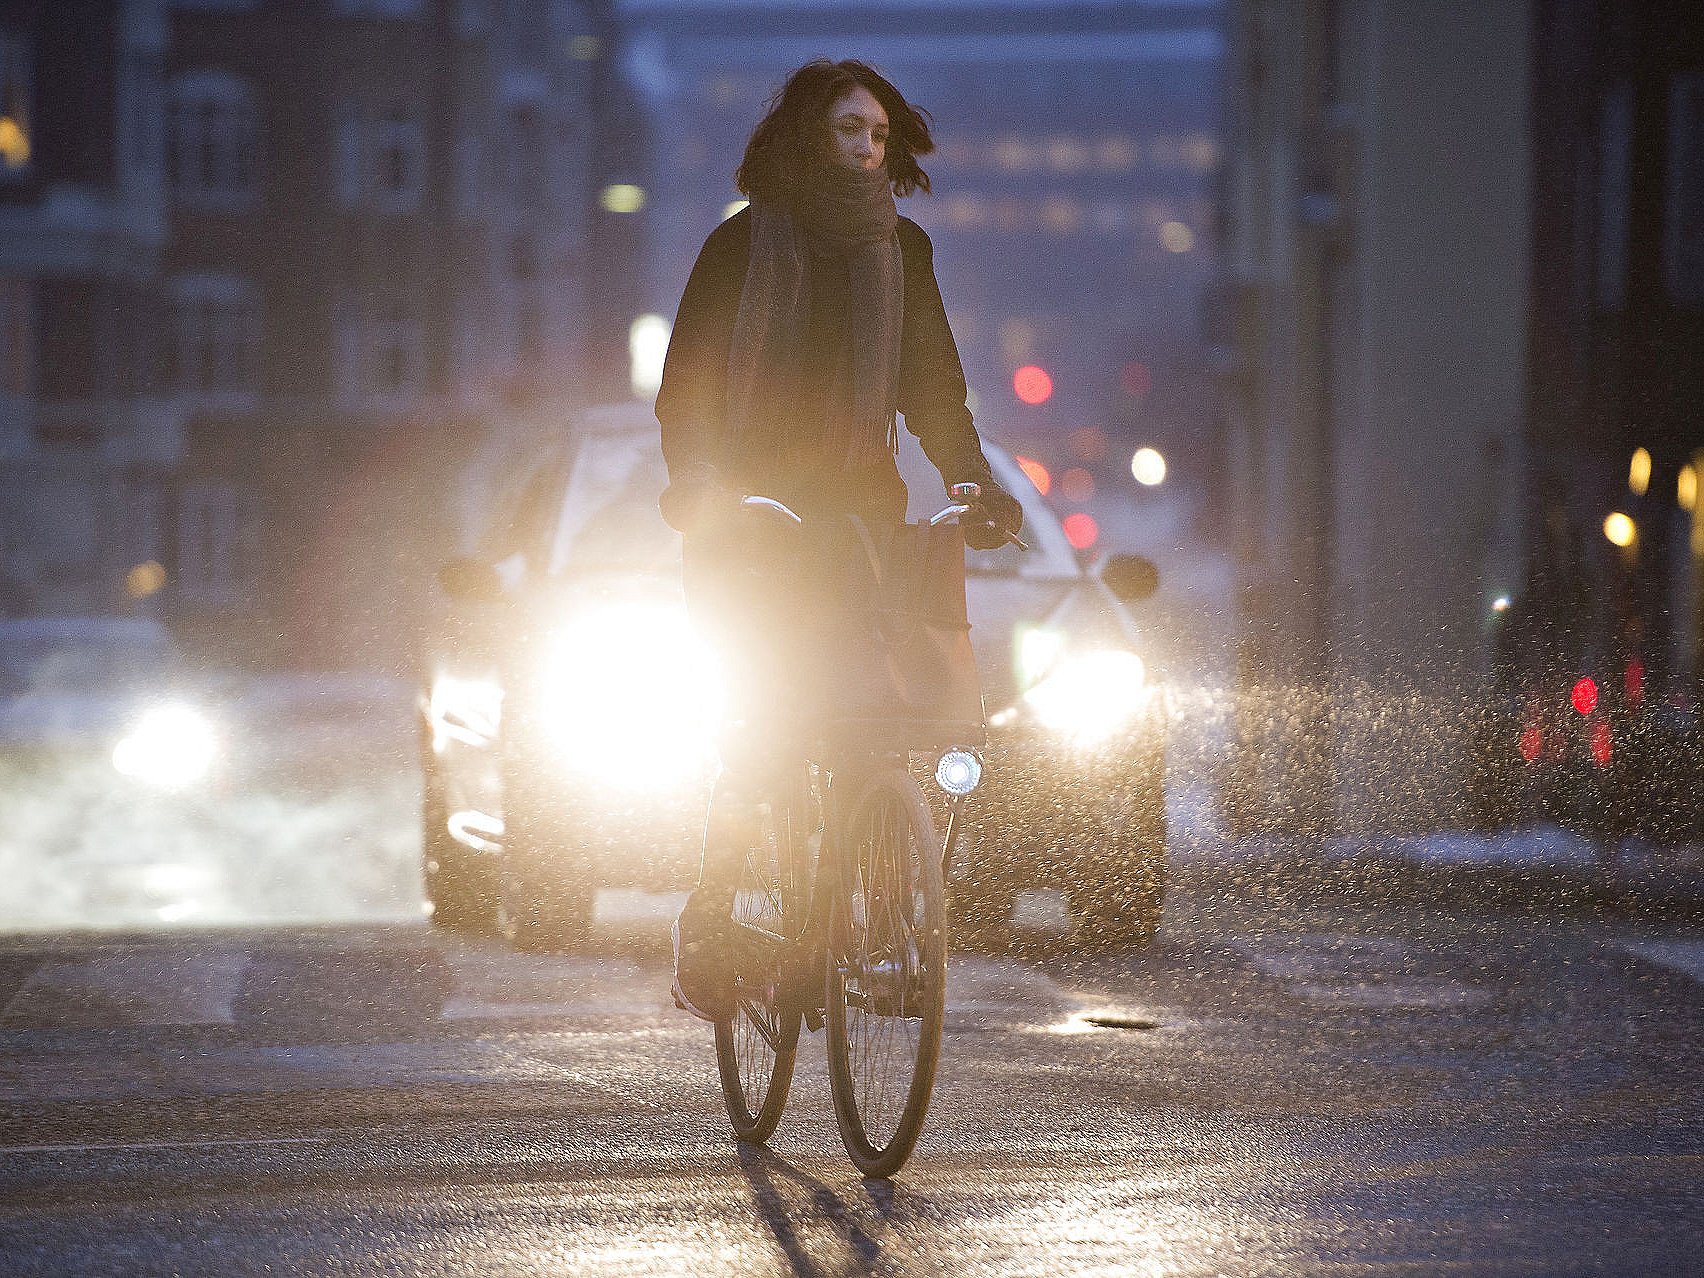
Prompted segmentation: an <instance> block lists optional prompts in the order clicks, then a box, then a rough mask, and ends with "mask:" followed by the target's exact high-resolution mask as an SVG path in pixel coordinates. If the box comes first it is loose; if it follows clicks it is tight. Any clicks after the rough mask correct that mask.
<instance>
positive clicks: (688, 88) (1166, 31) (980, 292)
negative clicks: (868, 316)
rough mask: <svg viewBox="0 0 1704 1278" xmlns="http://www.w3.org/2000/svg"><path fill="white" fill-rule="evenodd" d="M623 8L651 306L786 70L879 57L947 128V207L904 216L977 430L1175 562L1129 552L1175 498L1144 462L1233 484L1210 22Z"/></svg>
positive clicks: (669, 289)
mask: <svg viewBox="0 0 1704 1278" xmlns="http://www.w3.org/2000/svg"><path fill="white" fill-rule="evenodd" d="M621 9H622V23H623V27H624V30H625V45H626V57H627V66H628V68H629V78H630V80H631V81H632V83H633V84H634V86H635V88H636V89H637V91H638V92H639V94H640V97H641V100H642V102H643V104H644V107H645V110H646V113H647V115H648V117H649V119H650V120H651V122H652V128H653V134H654V139H655V142H654V146H653V151H652V175H651V184H650V186H649V187H648V199H647V203H646V206H645V213H644V216H645V217H646V219H647V224H648V225H647V229H648V234H649V236H650V239H651V243H652V253H651V259H650V260H651V263H652V265H651V275H650V279H649V281H648V285H649V302H648V309H650V310H651V311H653V312H655V313H656V314H658V315H660V316H663V317H672V316H673V314H674V311H675V307H676V305H677V303H678V301H679V298H680V292H681V289H682V287H683V285H684V284H685V282H686V277H687V274H688V272H689V271H690V269H691V266H692V262H693V260H694V258H695V256H696V254H697V252H698V249H699V247H700V245H701V244H702V243H703V241H704V239H705V237H706V236H707V235H708V234H709V233H710V231H711V230H713V229H714V227H715V226H716V224H717V222H718V221H719V220H721V219H722V218H723V217H725V216H727V215H728V213H729V212H730V211H731V210H732V209H733V208H736V207H738V205H737V203H736V201H738V199H739V196H738V193H737V192H736V191H735V190H734V187H733V172H734V168H735V167H736V165H737V164H738V162H739V159H740V156H741V153H742V151H743V148H744V146H745V143H746V140H747V138H748V137H749V135H750V133H751V130H752V128H753V127H754V126H755V125H756V123H757V121H758V120H759V119H760V118H761V117H762V114H763V111H764V108H765V104H766V101H767V100H768V99H769V97H770V96H771V95H772V94H774V93H775V92H776V91H777V90H778V89H779V88H780V86H781V83H782V81H783V79H784V78H785V76H786V75H787V73H788V72H790V71H792V70H793V69H794V68H796V67H798V66H799V65H801V64H802V63H804V62H806V61H807V60H809V59H811V58H813V57H830V58H858V59H860V60H863V61H865V62H869V63H871V64H873V65H874V66H876V67H877V69H878V70H880V71H882V72H883V73H884V74H886V75H888V76H889V77H891V78H892V79H893V80H894V82H895V83H896V84H897V85H898V87H899V88H900V89H901V91H902V92H904V93H906V94H907V95H908V96H909V97H911V98H913V99H914V100H915V101H917V102H919V103H920V104H921V105H923V106H924V107H925V108H926V109H927V110H929V111H930V112H931V113H932V115H933V121H934V124H933V127H934V136H935V139H936V142H937V146H938V149H937V151H936V153H935V154H934V155H932V156H930V157H928V158H926V159H925V160H924V162H923V163H924V167H925V168H926V169H927V171H928V172H929V174H930V176H931V179H932V181H933V184H934V190H935V194H934V195H933V196H929V195H923V194H918V195H915V196H913V197H911V198H910V199H907V200H904V201H902V202H901V205H900V211H901V213H903V214H905V215H906V216H909V217H911V218H913V219H915V220H916V221H917V222H918V223H919V224H921V225H922V226H923V227H924V229H925V230H927V231H928V232H929V234H930V236H931V238H932V239H933V241H934V244H935V249H936V255H935V266H936V272H937V275H938V276H939V279H940V284H941V290H942V294H943V296H944V299H945V301H946V305H947V310H948V315H949V319H950V320H951V323H952V326H953V332H954V335H955V336H956V338H957V339H958V343H959V347H960V351H961V354H962V356H963V360H964V364H965V369H966V373H967V376H968V379H969V382H970V386H971V391H972V395H973V397H974V398H973V404H972V407H973V410H974V412H975V416H976V421H977V425H978V427H979V428H980V429H981V430H982V431H983V432H984V433H985V434H987V435H990V436H991V437H993V438H995V439H997V440H999V441H1001V442H1002V443H1004V444H1006V445H1008V446H1009V447H1011V448H1013V449H1014V450H1016V451H1018V452H1020V453H1022V454H1026V455H1028V456H1030V457H1032V458H1034V459H1036V460H1038V461H1041V462H1043V463H1044V464H1045V465H1046V467H1047V468H1048V470H1049V471H1050V473H1051V477H1052V484H1053V487H1052V492H1051V494H1050V498H1051V500H1053V501H1054V502H1055V503H1056V504H1057V505H1058V506H1059V507H1060V509H1061V510H1062V511H1065V512H1072V511H1083V512H1085V513H1090V512H1092V513H1093V514H1094V515H1095V516H1096V517H1097V518H1100V519H1101V520H1102V522H1103V523H1107V524H1117V525H1119V527H1118V533H1119V534H1120V536H1119V538H1118V540H1117V542H1116V543H1113V538H1112V537H1111V536H1109V537H1108V538H1107V539H1106V540H1107V542H1108V543H1113V545H1114V548H1115V549H1123V550H1138V549H1139V550H1143V551H1145V552H1146V553H1149V554H1153V555H1155V557H1156V558H1158V559H1160V560H1161V563H1162V566H1163V565H1164V564H1165V563H1166V552H1167V551H1169V550H1170V549H1171V546H1170V545H1169V544H1167V545H1164V546H1158V545H1153V544H1147V543H1139V542H1135V539H1136V538H1139V537H1140V536H1141V533H1142V529H1143V528H1144V527H1145V526H1147V525H1144V524H1143V523H1142V521H1141V519H1140V518H1139V517H1136V516H1133V515H1132V514H1131V512H1132V511H1137V512H1138V514H1139V508H1140V506H1141V504H1142V502H1143V501H1148V502H1164V501H1166V500H1167V499H1168V494H1167V493H1166V492H1164V491H1162V492H1158V493H1156V492H1149V491H1147V490H1142V489H1140V488H1138V486H1137V485H1136V484H1135V482H1134V480H1133V479H1132V476H1131V471H1130V461H1131V454H1132V452H1133V450H1134V449H1135V448H1136V447H1137V446H1138V445H1143V444H1148V445H1156V446H1158V447H1160V448H1161V449H1162V450H1163V451H1165V452H1166V453H1167V455H1168V456H1169V457H1170V458H1171V460H1172V463H1173V474H1172V482H1173V484H1174V486H1177V487H1184V486H1189V485H1195V486H1197V487H1198V488H1200V487H1205V486H1206V485H1207V484H1208V483H1209V481H1210V478H1211V476H1212V475H1213V474H1214V473H1216V471H1217V469H1218V467H1217V464H1216V439H1215V437H1214V433H1213V427H1214V417H1213V413H1212V411H1211V378H1210V376H1209V374H1208V372H1207V370H1206V367H1205V363H1204V361H1203V359H1202V357H1201V353H1200V342H1199V319H1198V311H1199V302H1200V298H1201V295H1202V292H1203V290H1204V287H1205V285H1206V283H1207V282H1208V280H1209V279H1210V278H1211V263H1212V259H1213V237H1212V228H1213V223H1214V217H1213V212H1212V200H1213V193H1214V174H1215V172H1216V170H1217V168H1218V164H1219V141H1218V135H1217V94H1218V75H1219V67H1220V54H1221V49H1222V39H1221V34H1220V31H1219V20H1220V7H1219V5H1218V4H1217V3H1216V2H1210V3H1200V2H1192V0H1178V2H1176V3H1171V2H1158V3H1151V4H1142V5H1124V4H1120V5H1104V6H1102V5H1090V6H1084V5H1068V4H1062V5H1055V4H1037V5H1013V4H1002V3H968V2H964V3H947V4H924V3H883V4H879V5H871V6H847V5H838V4H811V3H807V2H801V3H796V4H778V5H763V6H752V5H747V4H735V3H723V4H718V3H697V2H695V0H623V3H622V6H621ZM1026 365H1035V366H1038V367H1040V368H1042V369H1044V370H1045V371H1046V372H1047V373H1048V374H1049V375H1050V377H1051V394H1050V395H1049V396H1048V397H1047V398H1046V399H1045V401H1043V402H1040V403H1028V402H1025V401H1024V400H1022V399H1020V398H1019V397H1018V395H1017V394H1016V392H1015V388H1014V382H1013V377H1014V373H1015V372H1016V370H1017V369H1019V368H1021V367H1024V366H1026ZM925 500H926V498H925ZM1108 531H1109V533H1111V531H1112V530H1111V529H1110V528H1109V529H1108ZM1167 535H1169V534H1167ZM1133 543H1135V544H1133ZM1097 549H1098V547H1097Z"/></svg>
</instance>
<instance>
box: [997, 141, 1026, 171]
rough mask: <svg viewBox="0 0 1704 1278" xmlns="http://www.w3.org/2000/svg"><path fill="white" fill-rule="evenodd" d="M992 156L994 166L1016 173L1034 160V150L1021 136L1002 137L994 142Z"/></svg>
mask: <svg viewBox="0 0 1704 1278" xmlns="http://www.w3.org/2000/svg"><path fill="white" fill-rule="evenodd" d="M993 158H994V167H995V168H998V169H1004V170H1005V171H1006V172H1008V173H1016V172H1018V171H1019V170H1021V169H1027V168H1029V167H1030V166H1031V165H1032V164H1033V163H1034V162H1035V152H1034V151H1033V150H1032V149H1031V148H1030V145H1029V144H1028V143H1027V142H1025V141H1024V140H1023V139H1022V138H1004V139H1002V140H1001V141H999V142H996V143H995V144H994V150H993Z"/></svg>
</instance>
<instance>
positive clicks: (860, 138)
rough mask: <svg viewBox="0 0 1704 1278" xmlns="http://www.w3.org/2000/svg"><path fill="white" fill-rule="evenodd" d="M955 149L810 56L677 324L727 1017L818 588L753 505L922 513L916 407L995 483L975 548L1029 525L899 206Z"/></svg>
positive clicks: (763, 137)
mask: <svg viewBox="0 0 1704 1278" xmlns="http://www.w3.org/2000/svg"><path fill="white" fill-rule="evenodd" d="M933 150H934V143H933V141H932V140H931V138H930V135H929V127H928V124H927V122H926V120H925V117H924V116H923V114H922V113H921V112H919V111H918V110H917V108H915V107H913V106H912V105H911V104H910V103H908V102H907V101H906V100H905V98H904V97H903V96H902V95H901V94H900V93H899V91H898V90H897V89H896V88H894V86H893V85H892V84H890V83H889V82H888V81H887V80H886V79H884V78H883V77H882V76H881V75H879V74H878V73H877V72H876V71H874V70H873V69H872V68H870V67H868V66H866V65H864V64H863V63H860V62H852V61H846V62H828V61H824V60H818V61H814V62H811V63H808V64H806V65H805V66H803V67H800V68H799V69H798V70H797V71H795V72H794V73H793V74H792V75H791V76H789V77H788V79H787V81H786V83H785V84H784V85H783V87H782V89H781V91H780V92H779V93H778V94H777V95H776V97H775V98H774V99H773V100H772V102H771V103H770V106H769V110H768V113H767V114H766V115H765V116H764V118H763V119H762V121H761V122H760V123H759V124H758V126H757V128H756V130H755V131H754V132H753V133H752V136H751V139H750V141H749V142H748V143H747V146H746V151H745V156H744V158H743V159H742V161H741V163H740V166H739V168H738V170H737V171H736V173H735V183H736V185H737V186H738V188H739V190H740V192H741V193H742V194H744V195H745V196H746V197H747V198H748V199H749V201H750V206H749V207H748V208H746V209H744V210H742V211H741V212H739V213H736V214H735V215H734V216H732V217H730V218H728V219H727V220H725V221H724V222H723V223H722V224H721V225H720V226H718V227H717V228H716V230H715V231H713V232H712V233H711V234H710V237H709V238H708V239H707V240H706V241H705V244H704V247H703V249H702V250H701V251H700V253H699V256H698V260H697V263H696V264H695V265H694V267H693V269H692V274H691V276H690V277H689V278H688V280H687V284H686V289H685V292H684V293H683V295H682V297H681V301H680V307H679V311H678V314H677V316H676V319H675V325H674V330H673V335H672V337H671V338H670V342H669V350H668V356H667V360H666V362H665V365H664V369H663V381H662V388H661V391H660V393H659V394H658V396H657V405H656V411H657V420H658V422H659V423H660V425H661V427H662V444H663V455H664V458H665V460H666V461H667V463H668V470H669V486H668V488H667V490H666V491H665V492H664V493H663V495H662V498H661V503H660V504H661V506H662V511H663V516H664V518H666V519H667V520H668V521H669V523H670V524H671V525H673V526H674V527H675V528H676V529H678V530H679V531H680V532H681V533H682V534H683V535H684V538H685V545H684V565H685V566H684V574H685V589H686V598H687V605H688V608H689V609H690V610H691V611H692V614H693V616H694V619H695V620H696V622H697V623H698V624H699V625H700V626H701V627H702V628H703V629H704V630H705V632H706V633H707V634H708V635H709V636H710V638H711V640H712V642H713V643H714V645H715V646H716V647H717V649H718V650H719V652H720V653H721V654H722V657H723V661H724V665H725V668H726V675H727V683H728V687H729V701H728V713H727V727H726V730H725V732H724V736H723V741H722V767H721V772H720V774H719V776H718V779H717V782H716V787H715V791H714V794H713V796H712V798H711V802H710V811H709V815H708V817H707V819H706V823H705V843H704V858H703V865H702V869H701V871H700V878H699V886H698V888H697V889H696V890H695V891H694V892H693V893H692V895H691V896H690V897H689V898H688V901H687V904H686V906H685V908H684V909H683V910H682V912H681V916H680V919H679V920H678V922H677V923H676V926H675V998H676V1001H677V1002H678V1003H679V1004H680V1005H681V1006H682V1007H685V1008H686V1009H687V1010H688V1011H691V1012H692V1013H693V1014H694V1015H697V1016H700V1017H702V1018H703V1019H706V1020H716V1019H720V1018H723V1017H725V1016H727V1015H728V1014H729V1013H730V1011H731V1006H730V1004H731V997H732V977H731V974H730V973H731V969H730V966H729V956H728V954H727V948H728V940H727V935H728V931H727V926H728V919H729V912H730V906H731V904H732V898H733V892H734V883H735V881H736V876H737V873H738V870H739V867H740V859H741V857H742V856H743V854H744V847H745V846H746V844H747V842H748V840H749V839H750V838H751V837H752V835H753V833H754V832H755V826H756V820H757V810H756V809H757V804H758V801H759V797H760V796H761V795H762V793H763V792H764V787H765V783H766V777H767V776H768V775H769V774H770V772H771V771H772V769H773V768H775V767H776V766H777V765H778V763H779V762H780V761H781V760H782V759H784V758H785V757H786V753H785V742H786V741H787V739H788V736H789V725H788V722H787V720H788V715H789V711H790V709H791V707H792V706H793V704H794V701H795V699H794V698H793V697H791V696H790V695H789V694H790V691H791V689H792V688H793V687H794V686H796V683H797V676H796V674H795V673H794V672H796V671H798V670H799V669H800V666H799V663H800V662H801V661H804V660H806V659H807V658H808V656H809V654H808V653H806V652H804V651H802V649H801V644H802V640H801V638H800V636H799V634H798V631H797V628H796V627H794V626H791V625H789V624H788V622H789V617H790V616H797V615H800V613H801V610H802V609H808V608H809V607H810V606H811V601H810V599H809V590H810V583H809V582H808V581H805V580H801V579H799V578H797V577H795V576H792V575H790V574H789V573H788V572H787V570H786V564H787V563H788V562H789V556H788V553H787V545H786V541H785V539H786V536H787V530H785V529H783V528H780V527H778V526H776V525H775V524H774V523H765V522H764V521H763V520H762V519H761V518H760V517H757V516H754V515H753V514H751V513H750V512H747V511H742V510H741V508H740V505H739V502H740V498H741V497H742V496H744V495H747V494H762V495H764V496H768V497H772V498H775V499H777V500H779V501H781V502H784V503H785V504H786V505H787V506H788V507H790V508H791V509H792V510H794V511H797V512H798V513H799V514H800V515H802V516H804V517H805V519H807V520H818V519H835V518H840V517H843V516H847V515H855V516H857V517H859V518H861V519H863V520H864V521H865V522H866V523H869V524H872V525H879V524H897V523H900V522H902V521H903V520H904V519H905V511H906V489H905V484H904V482H903V481H902V480H901V479H900V477H899V471H898V468H897V466H896V464H895V461H894V457H895V454H896V452H897V449H898V446H899V436H898V431H897V427H896V421H897V415H903V417H904V420H905V426H906V428H907V429H908V430H909V431H910V432H911V433H912V434H914V435H916V436H917V438H918V440H919V441H920V442H921V444H922V447H923V450H924V452H925V454H926V455H927V456H928V458H929V460H930V461H931V462H933V463H934V465H935V467H936V469H937V470H939V472H940V474H941V478H942V480H943V482H944V484H945V485H949V486H950V485H952V484H957V483H975V484H977V485H979V486H980V488H981V494H982V495H981V499H980V505H981V510H982V513H983V514H984V515H985V519H984V520H982V521H981V522H972V523H968V524H966V526H965V539H966V541H967V542H969V544H971V545H973V546H978V547H983V548H991V547H994V546H998V545H1001V544H1003V543H1004V541H1005V538H1006V534H1007V533H1013V534H1015V533H1016V532H1017V531H1018V530H1019V528H1020V527H1021V525H1022V522H1023V512H1022V508H1021V507H1020V506H1019V504H1018V502H1017V500H1016V499H1015V498H1014V497H1012V496H1011V495H1010V494H1009V493H1007V492H1006V491H1005V490H1004V489H1002V488H1001V487H1000V486H999V484H997V483H996V482H995V480H994V477H993V474H992V473H991V471H990V469H989V466H988V462H987V459H986V458H985V457H984V456H983V452H982V445H981V441H980V440H979V439H978V437H977V434H976V428H975V426H974V424H973V423H972V420H971V414H970V411H969V408H968V407H967V405H966V399H967V395H966V388H965V380H964V371H963V368H962V366H961V364H960V361H959V355H958V348H957V346H956V345H955V343H954V341H953V335H952V331H951V329H950V328H949V327H948V324H947V317H946V311H945V309H944V307H943V304H942V301H941V293H940V288H939V286H938V285H937V283H936V280H935V273H934V263H933V249H932V247H931V245H930V242H929V237H928V236H927V235H926V234H925V233H924V231H923V229H922V228H921V227H919V226H918V225H917V224H916V223H915V222H912V221H911V220H910V219H908V218H903V217H900V216H899V215H898V211H897V209H896V207H895V202H894V199H895V196H896V195H898V196H903V195H909V194H911V193H912V192H913V191H916V190H922V191H925V192H927V191H928V190H929V189H930V188H929V179H928V176H927V175H926V174H925V173H924V172H923V170H922V168H920V167H919V165H918V157H919V156H921V155H927V154H928V153H929V152H931V151H933Z"/></svg>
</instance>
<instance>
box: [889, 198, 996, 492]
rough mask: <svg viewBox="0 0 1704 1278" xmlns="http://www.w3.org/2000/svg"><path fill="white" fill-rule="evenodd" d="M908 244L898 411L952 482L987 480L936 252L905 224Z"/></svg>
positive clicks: (920, 231) (918, 230)
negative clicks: (938, 279) (937, 272)
mask: <svg viewBox="0 0 1704 1278" xmlns="http://www.w3.org/2000/svg"><path fill="white" fill-rule="evenodd" d="M901 227H902V232H908V233H907V234H905V236H904V238H903V239H902V241H901V243H902V247H903V248H904V249H905V320H904V333H903V338H902V341H901V347H900V359H899V411H900V412H901V413H903V414H904V415H905V428H906V429H907V430H909V431H910V432H911V433H912V434H913V435H915V436H917V439H918V441H919V442H920V443H921V444H922V445H923V452H924V453H925V454H926V455H927V456H928V458H929V460H930V461H931V462H933V463H934V464H935V469H936V470H938V471H940V472H941V479H942V481H943V482H944V483H946V484H948V485H952V484H958V483H976V484H988V483H990V482H992V480H993V474H992V472H991V471H990V470H989V468H988V459H987V458H986V457H984V456H983V455H982V441H981V440H980V439H979V438H977V434H976V427H975V425H974V424H973V423H972V422H971V416H970V408H969V407H968V406H967V404H966V402H965V401H966V400H967V399H968V398H969V396H968V394H967V390H966V387H965V381H964V366H963V364H961V363H960V362H959V353H958V344H957V343H956V342H954V341H953V332H952V328H951V327H950V326H949V325H948V324H947V310H946V306H945V305H944V304H943V303H942V301H941V286H940V285H939V284H938V283H937V282H936V280H935V251H934V246H933V245H932V244H931V243H930V242H929V236H928V234H927V233H926V232H925V231H924V230H923V229H922V228H921V227H919V226H917V225H916V224H915V223H902V224H901Z"/></svg>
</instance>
